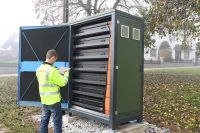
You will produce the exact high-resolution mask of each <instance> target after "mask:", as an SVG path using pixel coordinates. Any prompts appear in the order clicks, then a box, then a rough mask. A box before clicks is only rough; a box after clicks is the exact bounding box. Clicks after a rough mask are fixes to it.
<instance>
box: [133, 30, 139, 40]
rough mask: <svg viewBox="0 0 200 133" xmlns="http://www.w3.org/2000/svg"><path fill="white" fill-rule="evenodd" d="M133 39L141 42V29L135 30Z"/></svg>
mask: <svg viewBox="0 0 200 133" xmlns="http://www.w3.org/2000/svg"><path fill="white" fill-rule="evenodd" d="M133 39H134V40H140V29H136V28H133Z"/></svg>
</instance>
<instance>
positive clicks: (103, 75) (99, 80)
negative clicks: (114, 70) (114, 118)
mask: <svg viewBox="0 0 200 133" xmlns="http://www.w3.org/2000/svg"><path fill="white" fill-rule="evenodd" d="M109 38H110V29H109V26H108V22H101V23H97V24H93V25H84V26H83V27H78V28H77V29H75V38H74V40H75V41H74V44H73V57H72V59H73V68H72V70H73V74H72V75H73V76H72V94H73V95H72V104H73V105H76V106H80V107H82V108H86V109H90V110H93V111H97V112H101V113H104V102H105V90H106V82H107V69H108V48H109Z"/></svg>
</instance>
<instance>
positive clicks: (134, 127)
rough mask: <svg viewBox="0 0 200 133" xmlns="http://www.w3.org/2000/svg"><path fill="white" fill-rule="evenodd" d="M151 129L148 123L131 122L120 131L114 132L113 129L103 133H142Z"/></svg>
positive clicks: (121, 127) (120, 127)
mask: <svg viewBox="0 0 200 133" xmlns="http://www.w3.org/2000/svg"><path fill="white" fill-rule="evenodd" d="M148 128H149V123H148V122H142V123H137V122H131V123H128V124H125V125H122V126H119V129H117V130H115V131H113V130H112V129H106V130H104V131H102V133H142V132H144V131H145V130H146V129H148Z"/></svg>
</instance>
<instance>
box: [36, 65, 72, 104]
mask: <svg viewBox="0 0 200 133" xmlns="http://www.w3.org/2000/svg"><path fill="white" fill-rule="evenodd" d="M68 75H69V73H68V72H65V74H64V76H63V75H61V74H60V73H59V71H58V69H57V68H55V67H54V66H52V65H50V64H47V63H43V64H42V65H41V66H40V67H38V69H37V71H36V76H37V79H38V83H39V93H40V98H41V102H42V104H45V105H52V104H54V103H57V102H60V101H61V95H60V87H63V86H65V85H66V84H67V82H68Z"/></svg>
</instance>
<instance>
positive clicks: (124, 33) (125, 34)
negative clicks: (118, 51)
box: [121, 25, 129, 38]
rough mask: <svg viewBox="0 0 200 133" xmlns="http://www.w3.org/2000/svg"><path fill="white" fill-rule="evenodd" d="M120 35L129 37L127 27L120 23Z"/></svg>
mask: <svg viewBox="0 0 200 133" xmlns="http://www.w3.org/2000/svg"><path fill="white" fill-rule="evenodd" d="M121 37H125V38H129V27H128V26H125V25H121Z"/></svg>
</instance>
